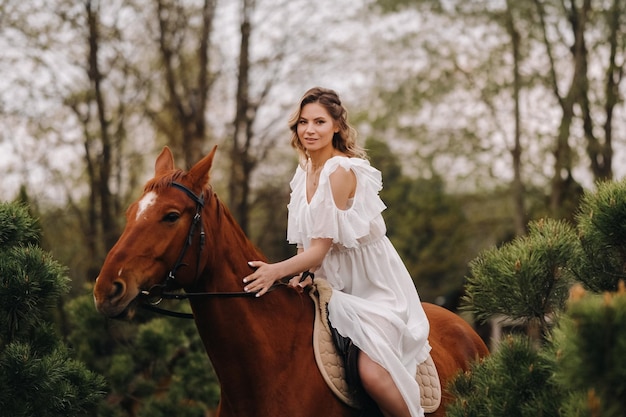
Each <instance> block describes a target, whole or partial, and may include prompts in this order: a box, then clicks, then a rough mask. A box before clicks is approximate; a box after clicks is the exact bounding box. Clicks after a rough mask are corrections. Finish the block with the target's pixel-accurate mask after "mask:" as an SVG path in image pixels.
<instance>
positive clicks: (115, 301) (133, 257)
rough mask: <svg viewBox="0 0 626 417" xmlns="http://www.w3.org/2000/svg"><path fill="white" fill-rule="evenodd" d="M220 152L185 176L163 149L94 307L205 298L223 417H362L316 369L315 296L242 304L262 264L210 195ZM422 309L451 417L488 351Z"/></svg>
mask: <svg viewBox="0 0 626 417" xmlns="http://www.w3.org/2000/svg"><path fill="white" fill-rule="evenodd" d="M215 150H216V149H215V148H213V151H212V152H211V153H210V154H208V155H207V156H205V157H204V158H203V159H202V160H201V161H199V162H198V163H197V164H196V165H194V166H193V168H191V169H190V170H189V171H188V172H184V171H182V170H178V169H175V168H174V159H173V157H172V153H171V152H170V150H169V149H168V148H165V149H163V151H162V152H161V154H160V155H159V156H158V158H157V160H156V164H155V176H154V178H153V179H151V180H150V181H148V183H147V184H146V185H145V188H144V193H143V195H142V196H141V197H140V198H139V200H137V201H136V202H134V203H133V204H131V205H130V207H129V208H128V210H127V212H126V222H127V223H126V227H125V229H124V232H123V233H122V235H121V237H120V239H119V240H118V242H117V243H116V244H115V246H114V247H113V248H112V249H111V251H110V252H109V254H108V255H107V257H106V260H105V261H104V265H103V266H102V269H101V271H100V275H99V276H98V278H97V280H96V284H95V287H94V299H95V304H96V308H97V309H98V311H99V312H100V313H102V314H104V315H106V316H109V317H125V316H127V315H128V314H129V312H132V310H133V309H134V308H135V306H136V305H137V303H141V302H143V301H145V296H146V294H149V293H151V292H154V290H155V289H162V288H165V287H166V288H167V289H170V288H172V287H175V288H182V289H184V290H185V292H186V293H187V294H188V295H193V294H196V295H198V294H197V293H203V294H202V295H206V296H202V295H200V296H196V297H190V304H191V308H192V311H193V316H194V319H195V322H196V326H197V328H198V332H199V333H200V336H201V338H202V341H203V343H204V346H205V348H206V351H207V354H208V356H209V358H210V360H211V363H212V364H213V367H214V369H215V372H216V375H217V377H218V379H219V382H220V387H221V398H220V403H219V408H218V413H217V415H218V416H221V417H231V416H241V417H254V416H259V417H260V416H265V417H269V416H272V417H273V416H301V417H307V416H310V417H318V416H333V417H340V416H357V415H358V414H359V412H358V411H357V410H355V409H353V408H351V407H349V406H346V405H345V404H343V403H342V402H341V401H340V400H339V399H338V398H337V397H336V396H335V395H334V394H333V393H332V391H331V390H330V389H329V388H328V386H327V385H326V382H325V381H324V380H323V378H322V376H321V374H320V372H319V370H318V368H317V364H316V362H315V358H314V355H313V346H312V331H313V319H314V307H313V302H312V300H311V299H310V297H308V296H303V295H302V294H301V293H299V292H298V291H296V290H294V289H292V288H291V287H288V286H278V287H276V289H275V290H274V291H271V292H269V293H268V294H266V295H264V296H263V297H260V298H256V297H245V296H243V295H244V294H245V293H242V286H243V284H242V278H243V277H244V276H246V275H248V274H249V273H250V267H249V266H248V264H247V262H248V261H249V260H263V259H264V257H263V255H262V254H261V253H260V252H259V251H258V250H257V249H256V248H255V247H254V246H253V244H252V243H251V242H250V241H249V240H248V238H247V237H246V236H245V234H244V233H243V231H242V230H241V228H240V227H239V225H238V224H237V223H236V222H235V220H234V219H233V217H232V215H231V214H230V212H229V211H228V209H227V208H226V206H225V205H224V204H223V203H222V202H221V201H220V200H219V199H218V197H217V196H216V194H215V193H214V192H213V190H212V189H211V187H210V186H209V170H210V168H211V165H212V163H213V156H214V155H215ZM211 295H214V297H211ZM215 295H231V297H217V296H215ZM238 295H242V296H241V297H238ZM424 309H425V310H426V315H427V316H428V319H429V320H430V336H429V341H430V344H431V346H432V352H431V354H432V357H433V360H434V362H435V364H436V366H437V370H438V372H439V376H440V378H441V382H442V387H444V391H443V393H444V398H443V401H442V406H441V407H439V410H437V412H436V413H433V414H431V415H433V416H443V415H445V404H446V403H448V402H449V401H450V400H451V398H450V396H449V394H447V393H446V391H445V384H446V383H447V382H448V381H450V379H451V378H452V377H453V376H454V375H455V374H456V373H457V372H459V371H462V370H467V369H468V367H469V364H470V362H471V361H473V360H475V359H477V358H480V357H482V356H484V355H486V354H487V347H486V346H485V344H484V343H483V341H482V340H481V339H480V337H479V336H478V335H477V334H476V333H475V332H474V330H473V329H472V328H471V326H469V325H468V324H467V323H466V322H465V321H464V320H463V319H461V318H459V317H458V316H457V315H455V314H453V313H451V312H449V311H447V310H445V309H443V308H441V307H438V306H435V305H432V304H428V303H424ZM416 395H417V393H416Z"/></svg>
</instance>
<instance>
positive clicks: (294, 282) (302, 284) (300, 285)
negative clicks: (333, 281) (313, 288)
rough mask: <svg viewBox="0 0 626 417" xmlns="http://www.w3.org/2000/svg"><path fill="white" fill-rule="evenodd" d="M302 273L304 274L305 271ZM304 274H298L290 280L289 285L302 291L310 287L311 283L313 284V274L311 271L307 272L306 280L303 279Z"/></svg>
mask: <svg viewBox="0 0 626 417" xmlns="http://www.w3.org/2000/svg"><path fill="white" fill-rule="evenodd" d="M302 274H304V272H303V273H302ZM302 274H300V275H296V276H295V277H293V278H291V279H290V280H289V286H290V287H292V288H295V289H296V290H298V291H299V292H301V293H302V292H303V291H304V289H305V288H306V287H308V286H309V285H313V279H312V277H313V274H311V273H309V274H307V276H306V278H305V279H304V280H303V279H302Z"/></svg>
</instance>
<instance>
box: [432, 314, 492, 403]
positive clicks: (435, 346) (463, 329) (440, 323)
mask: <svg viewBox="0 0 626 417" xmlns="http://www.w3.org/2000/svg"><path fill="white" fill-rule="evenodd" d="M422 306H423V307H424V311H425V312H426V316H427V317H428V321H429V323H430V334H429V336H428V341H429V343H430V345H431V347H432V350H431V356H432V358H433V361H434V362H435V366H436V367H437V372H438V373H439V378H440V379H441V385H442V388H443V398H442V405H443V406H444V407H445V404H446V403H447V402H449V401H451V400H452V397H451V396H450V394H448V392H447V389H446V385H447V384H448V383H449V382H450V381H451V380H452V379H453V378H454V377H455V375H457V374H458V373H459V372H462V371H467V370H468V369H469V367H470V364H471V363H472V362H473V361H475V360H478V359H480V358H482V357H484V356H486V355H488V354H489V350H488V348H487V345H485V342H484V341H483V340H482V339H481V338H480V336H479V335H478V334H477V333H476V331H475V330H474V329H473V328H472V326H471V325H470V324H469V323H467V322H466V321H465V320H464V319H463V318H462V317H460V316H458V315H457V314H454V313H453V312H451V311H449V310H447V309H445V308H443V307H440V306H437V305H434V304H430V303H422ZM443 411H444V410H443V409H442V408H441V407H440V409H439V410H438V412H437V413H434V414H433V415H439V414H440V412H441V415H444V414H443Z"/></svg>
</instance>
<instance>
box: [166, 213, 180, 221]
mask: <svg viewBox="0 0 626 417" xmlns="http://www.w3.org/2000/svg"><path fill="white" fill-rule="evenodd" d="M178 219H180V214H178V213H175V212H171V213H167V214H166V215H165V216H163V221H164V222H167V223H174V222H175V221H176V220H178Z"/></svg>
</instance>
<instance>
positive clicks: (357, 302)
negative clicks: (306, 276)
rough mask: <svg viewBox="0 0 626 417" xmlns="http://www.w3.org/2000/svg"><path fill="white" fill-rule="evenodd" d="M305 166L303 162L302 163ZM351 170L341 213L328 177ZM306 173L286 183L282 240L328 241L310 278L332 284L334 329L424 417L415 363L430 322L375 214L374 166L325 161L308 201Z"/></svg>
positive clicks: (422, 354) (377, 183) (377, 182)
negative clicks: (352, 187) (352, 181)
mask: <svg viewBox="0 0 626 417" xmlns="http://www.w3.org/2000/svg"><path fill="white" fill-rule="evenodd" d="M309 163H310V161H309ZM340 167H341V168H342V169H346V170H352V171H353V172H354V174H355V175H356V180H357V185H356V191H355V194H354V198H352V199H351V200H350V203H349V207H348V209H346V210H340V209H338V208H337V207H336V206H335V204H334V200H333V196H332V190H331V186H330V181H329V176H330V174H332V173H333V172H334V171H335V170H336V169H339V168H340ZM306 175H307V174H306V171H305V170H304V169H303V168H302V167H301V166H298V168H297V169H296V173H295V175H294V177H293V179H292V180H291V183H290V187H291V199H290V202H289V205H288V209H289V218H288V226H287V240H288V241H289V242H290V243H294V244H297V245H298V247H303V248H304V249H306V248H308V247H309V245H310V243H311V239H313V238H332V240H333V243H332V246H331V249H330V251H329V252H328V254H327V255H326V257H325V258H324V261H323V262H322V265H321V266H320V267H319V268H318V269H317V270H316V271H315V276H316V277H320V278H325V279H326V280H327V281H328V282H329V284H330V285H331V286H332V288H333V290H334V291H333V295H332V297H331V299H330V303H329V305H328V313H329V319H330V322H331V324H332V325H333V327H335V328H336V329H337V331H338V332H339V333H340V334H341V335H342V336H344V337H349V338H350V339H352V342H353V343H354V344H355V345H356V346H357V347H359V349H361V350H362V351H363V352H365V353H366V354H367V355H368V356H369V357H370V358H371V359H372V360H374V361H376V362H377V363H379V364H380V365H382V366H383V367H384V368H385V369H387V370H388V371H389V373H390V374H391V376H392V378H393V380H394V382H395V383H396V385H397V387H398V388H399V390H400V393H401V394H402V397H403V398H404V400H405V401H406V403H407V405H408V406H409V410H410V412H411V416H412V417H417V416H423V415H424V412H423V410H422V407H421V405H420V395H419V386H418V385H417V383H416V381H415V373H416V368H417V365H418V364H419V363H421V362H422V361H424V360H426V358H427V357H428V354H429V352H430V345H429V344H428V332H429V324H428V319H427V318H426V315H425V313H424V310H423V308H422V305H421V303H420V299H419V296H418V294H417V291H416V289H415V285H414V284H413V281H412V279H411V277H410V275H409V273H408V271H407V269H406V267H405V266H404V263H403V262H402V260H401V259H400V256H399V255H398V253H397V251H396V250H395V248H394V247H393V245H392V243H391V241H390V240H389V239H388V238H387V236H386V226H385V222H384V220H383V217H382V215H381V213H382V211H383V210H384V209H385V208H386V206H385V204H384V203H383V201H382V200H381V199H380V197H379V195H378V193H379V191H380V190H381V189H382V177H381V173H380V171H378V170H376V169H375V168H373V167H372V166H371V165H370V164H369V162H368V161H367V160H364V159H360V158H347V157H344V156H335V157H333V158H331V159H329V160H328V161H326V163H325V165H324V167H323V168H322V171H321V173H320V178H319V183H318V188H317V191H316V192H315V194H314V195H313V196H311V200H310V202H309V201H308V200H307V193H306Z"/></svg>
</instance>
